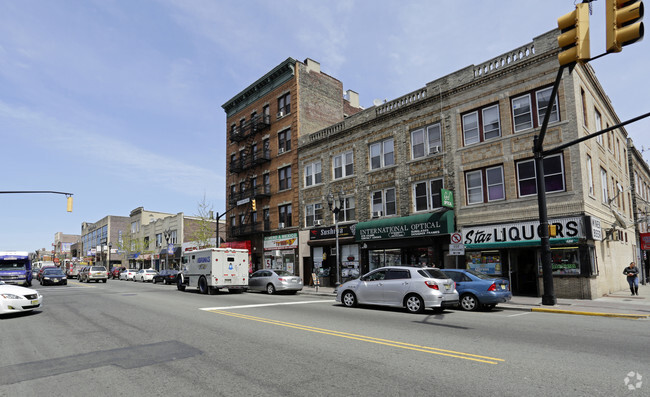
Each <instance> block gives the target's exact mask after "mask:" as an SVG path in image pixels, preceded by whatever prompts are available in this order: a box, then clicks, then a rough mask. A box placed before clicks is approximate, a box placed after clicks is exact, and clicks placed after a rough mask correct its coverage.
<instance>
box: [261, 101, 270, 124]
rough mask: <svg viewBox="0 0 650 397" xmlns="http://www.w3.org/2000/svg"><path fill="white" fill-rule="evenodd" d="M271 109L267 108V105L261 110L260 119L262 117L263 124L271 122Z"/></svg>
mask: <svg viewBox="0 0 650 397" xmlns="http://www.w3.org/2000/svg"><path fill="white" fill-rule="evenodd" d="M270 116H271V109H270V108H269V105H264V107H263V108H262V117H264V122H265V123H267V124H268V123H269V122H270V121H271V120H270V119H271V117H270Z"/></svg>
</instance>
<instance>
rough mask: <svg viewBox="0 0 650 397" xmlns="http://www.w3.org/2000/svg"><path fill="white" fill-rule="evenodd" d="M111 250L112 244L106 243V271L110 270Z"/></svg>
mask: <svg viewBox="0 0 650 397" xmlns="http://www.w3.org/2000/svg"><path fill="white" fill-rule="evenodd" d="M111 248H113V243H108V254H106V256H107V257H106V262H108V264H107V265H108V266H106V270H109V271H110V270H111Z"/></svg>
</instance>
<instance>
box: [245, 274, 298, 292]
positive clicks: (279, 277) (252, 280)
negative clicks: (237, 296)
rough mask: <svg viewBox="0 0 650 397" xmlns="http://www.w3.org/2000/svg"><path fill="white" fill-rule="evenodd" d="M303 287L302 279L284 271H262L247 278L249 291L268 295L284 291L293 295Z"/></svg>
mask: <svg viewBox="0 0 650 397" xmlns="http://www.w3.org/2000/svg"><path fill="white" fill-rule="evenodd" d="M302 287H303V283H302V279H301V278H300V277H298V276H294V275H293V274H291V273H289V272H288V271H286V270H271V269H262V270H258V271H256V272H255V273H253V274H251V276H250V277H249V278H248V289H249V290H250V291H266V292H267V293H268V294H275V293H276V292H280V291H286V292H289V293H291V294H295V293H296V292H298V291H301V290H302Z"/></svg>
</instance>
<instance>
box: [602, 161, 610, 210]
mask: <svg viewBox="0 0 650 397" xmlns="http://www.w3.org/2000/svg"><path fill="white" fill-rule="evenodd" d="M600 189H601V192H602V198H603V203H605V204H607V203H609V194H608V193H607V192H608V187H607V171H605V170H604V169H603V168H601V169H600Z"/></svg>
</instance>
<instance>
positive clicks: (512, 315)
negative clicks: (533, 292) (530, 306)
mask: <svg viewBox="0 0 650 397" xmlns="http://www.w3.org/2000/svg"><path fill="white" fill-rule="evenodd" d="M530 313H532V312H526V313H518V314H511V315H509V316H506V317H514V316H523V315H525V314H530Z"/></svg>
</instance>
